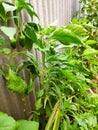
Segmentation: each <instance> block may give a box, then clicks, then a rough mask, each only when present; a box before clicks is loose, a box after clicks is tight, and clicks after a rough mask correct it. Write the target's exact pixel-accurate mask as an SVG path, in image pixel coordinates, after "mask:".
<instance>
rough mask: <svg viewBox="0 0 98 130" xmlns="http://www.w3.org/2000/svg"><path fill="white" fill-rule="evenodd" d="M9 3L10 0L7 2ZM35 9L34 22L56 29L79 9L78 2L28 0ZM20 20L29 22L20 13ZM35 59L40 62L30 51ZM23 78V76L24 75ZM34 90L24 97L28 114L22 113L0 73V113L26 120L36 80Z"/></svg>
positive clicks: (4, 61) (31, 104)
mask: <svg viewBox="0 0 98 130" xmlns="http://www.w3.org/2000/svg"><path fill="white" fill-rule="evenodd" d="M9 1H10V0H9ZM28 2H30V3H32V4H33V5H34V7H35V10H36V12H37V13H38V15H39V17H40V20H38V19H36V18H34V21H35V22H38V23H40V24H41V25H42V26H44V27H45V26H48V25H49V24H51V23H53V22H54V21H57V25H58V27H60V26H62V25H65V24H68V22H69V21H71V18H72V16H73V14H74V12H75V11H76V9H77V8H78V7H79V5H78V4H77V3H78V0H28ZM21 18H22V20H23V21H31V18H30V17H29V16H28V15H27V14H26V13H25V12H22V14H21ZM32 52H33V53H34V54H35V55H36V57H37V58H38V59H39V60H40V56H39V54H38V53H37V52H35V51H34V50H32ZM1 63H6V60H5V59H4V57H3V56H2V55H0V64H1ZM24 77H26V76H25V74H24ZM35 86H36V88H35V90H34V91H33V92H32V93H31V94H30V95H29V96H27V97H26V99H25V100H26V103H25V104H24V105H26V109H27V111H28V114H26V113H25V112H24V107H23V103H22V102H23V101H22V100H24V99H21V98H20V96H19V95H17V94H13V93H11V92H10V91H9V90H8V89H7V88H6V87H5V80H4V79H3V77H2V75H1V73H0V111H3V112H6V113H8V114H9V115H11V116H13V117H14V118H15V119H21V118H27V117H28V115H29V113H30V111H31V110H33V109H34V102H35V100H36V96H35V91H36V90H37V89H39V88H40V86H39V84H38V79H36V81H35Z"/></svg>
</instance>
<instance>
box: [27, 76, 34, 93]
mask: <svg viewBox="0 0 98 130" xmlns="http://www.w3.org/2000/svg"><path fill="white" fill-rule="evenodd" d="M27 89H28V93H30V92H32V90H33V89H34V80H33V79H32V78H30V81H29V84H28V85H27Z"/></svg>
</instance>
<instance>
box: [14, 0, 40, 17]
mask: <svg viewBox="0 0 98 130" xmlns="http://www.w3.org/2000/svg"><path fill="white" fill-rule="evenodd" d="M15 2H16V4H17V6H18V8H17V12H21V10H22V9H26V11H27V12H28V14H29V15H30V16H31V17H32V16H36V17H37V18H39V17H38V15H37V14H36V12H35V11H34V7H33V5H31V4H30V3H28V2H25V0H18V1H17V0H15Z"/></svg>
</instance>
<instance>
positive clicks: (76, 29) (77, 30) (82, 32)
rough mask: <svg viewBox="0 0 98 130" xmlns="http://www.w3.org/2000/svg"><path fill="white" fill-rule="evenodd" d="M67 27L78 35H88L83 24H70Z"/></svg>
mask: <svg viewBox="0 0 98 130" xmlns="http://www.w3.org/2000/svg"><path fill="white" fill-rule="evenodd" d="M66 28H67V29H69V30H71V31H72V32H74V33H75V34H76V35H77V36H83V35H86V32H87V31H86V29H85V28H84V27H83V26H81V25H78V24H69V25H68V26H67V27H66Z"/></svg>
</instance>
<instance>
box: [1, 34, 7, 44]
mask: <svg viewBox="0 0 98 130" xmlns="http://www.w3.org/2000/svg"><path fill="white" fill-rule="evenodd" d="M7 43H8V42H6V41H5V39H4V37H3V36H1V35H0V45H4V44H7Z"/></svg>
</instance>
